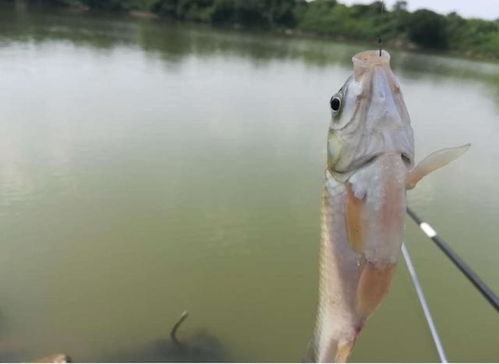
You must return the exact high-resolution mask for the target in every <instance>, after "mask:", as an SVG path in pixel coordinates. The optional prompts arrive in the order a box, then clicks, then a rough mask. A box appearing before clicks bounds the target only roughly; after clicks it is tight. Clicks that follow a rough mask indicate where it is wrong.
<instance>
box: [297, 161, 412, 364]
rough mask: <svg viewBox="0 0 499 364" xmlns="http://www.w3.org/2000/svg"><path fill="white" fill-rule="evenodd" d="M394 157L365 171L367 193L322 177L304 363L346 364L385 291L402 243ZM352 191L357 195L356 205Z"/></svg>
mask: <svg viewBox="0 0 499 364" xmlns="http://www.w3.org/2000/svg"><path fill="white" fill-rule="evenodd" d="M395 157H396V156H391V155H388V156H386V157H385V156H383V157H380V158H379V160H378V161H376V162H375V163H374V164H373V165H372V166H370V167H369V168H370V170H369V169H366V171H363V173H365V175H364V176H361V177H362V180H365V179H366V178H367V180H368V181H370V183H366V184H365V186H366V187H365V191H362V188H363V187H362V186H360V187H359V186H356V185H355V178H354V179H352V180H353V182H352V183H350V182H347V183H346V184H343V183H340V182H337V181H336V180H335V179H334V178H333V177H332V175H331V174H330V173H329V172H328V171H326V177H325V186H324V193H323V198H322V206H321V245H320V263H319V305H318V312H317V323H316V328H315V332H314V337H313V340H312V342H311V346H310V348H309V356H308V358H307V359H310V360H311V361H315V362H344V361H346V360H347V358H348V356H349V355H350V352H351V349H352V347H353V345H354V343H355V340H356V338H357V337H358V335H359V333H360V331H361V329H362V327H363V326H364V323H365V321H366V319H367V318H368V317H369V316H370V315H371V314H372V312H373V311H374V310H375V308H376V307H377V306H378V304H379V303H380V302H381V300H382V299H383V298H384V296H385V295H386V293H387V291H388V288H389V286H390V283H391V280H392V276H393V272H394V270H395V263H396V259H397V257H398V255H399V252H400V245H401V243H402V233H403V216H404V211H405V184H404V183H405V179H404V177H405V173H406V169H405V167H404V166H403V163H402V162H401V161H400V157H397V158H398V159H397V158H395ZM375 181H376V182H375ZM353 190H356V193H359V191H360V192H361V193H360V196H359V197H358V201H356V202H354V203H352V202H351V201H352V199H353V198H354V197H355V196H354V192H352V191H353ZM355 198H357V197H355ZM352 204H353V208H352V207H350V209H351V211H348V210H349V206H352ZM352 211H353V213H352ZM351 215H361V216H360V217H355V216H354V217H351ZM349 217H350V219H349ZM356 218H358V221H356V220H355V219H356ZM352 220H355V221H353V222H352ZM352 230H355V231H354V232H352ZM352 240H358V241H355V242H354V241H352Z"/></svg>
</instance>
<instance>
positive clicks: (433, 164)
mask: <svg viewBox="0 0 499 364" xmlns="http://www.w3.org/2000/svg"><path fill="white" fill-rule="evenodd" d="M470 146H471V144H465V145H462V146H460V147H454V148H445V149H441V150H438V151H436V152H433V153H431V154H430V155H429V156H428V157H426V158H425V159H423V160H422V161H421V162H419V163H418V165H417V166H416V167H414V168H413V169H412V170H410V171H409V174H408V175H407V180H406V184H405V185H406V188H407V189H408V190H410V189H412V188H414V186H416V184H417V183H418V182H419V180H420V179H421V178H423V177H424V176H426V175H427V174H430V173H431V172H433V171H434V170H436V169H438V168H441V167H443V166H445V165H447V164H449V163H450V162H452V161H453V160H454V159H457V158H458V157H460V156H461V155H462V154H464V152H466V151H467V150H468V149H469V147H470Z"/></svg>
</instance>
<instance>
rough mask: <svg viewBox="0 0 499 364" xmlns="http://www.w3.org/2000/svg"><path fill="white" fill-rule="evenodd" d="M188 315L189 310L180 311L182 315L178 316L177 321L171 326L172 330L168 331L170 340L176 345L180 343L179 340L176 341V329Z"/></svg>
mask: <svg viewBox="0 0 499 364" xmlns="http://www.w3.org/2000/svg"><path fill="white" fill-rule="evenodd" d="M188 316H189V312H187V311H184V312H182V315H181V316H180V318H179V319H178V321H177V322H176V323H175V325H173V328H172V330H171V331H170V338H171V339H172V341H173V342H174V343H175V344H176V345H181V344H182V343H181V342H180V341H178V339H177V336H176V335H177V330H178V328H179V327H180V325H182V322H184V321H185V319H186V318H187V317H188Z"/></svg>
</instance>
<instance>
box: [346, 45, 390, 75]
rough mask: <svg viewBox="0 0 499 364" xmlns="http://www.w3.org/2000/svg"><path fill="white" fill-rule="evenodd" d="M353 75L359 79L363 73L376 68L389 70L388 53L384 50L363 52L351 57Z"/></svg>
mask: <svg viewBox="0 0 499 364" xmlns="http://www.w3.org/2000/svg"><path fill="white" fill-rule="evenodd" d="M352 62H353V69H354V75H355V78H356V79H359V78H360V77H361V76H362V75H363V74H364V73H365V72H367V71H368V70H371V69H373V68H376V67H379V66H381V67H383V68H385V67H388V68H390V53H388V52H387V51H384V50H374V51H364V52H360V53H357V54H356V55H355V56H353V57H352Z"/></svg>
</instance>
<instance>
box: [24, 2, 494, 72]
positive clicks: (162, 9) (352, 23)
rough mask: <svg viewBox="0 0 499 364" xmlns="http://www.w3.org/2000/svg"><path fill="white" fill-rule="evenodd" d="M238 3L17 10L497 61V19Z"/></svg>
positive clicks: (402, 7) (398, 9)
mask: <svg viewBox="0 0 499 364" xmlns="http://www.w3.org/2000/svg"><path fill="white" fill-rule="evenodd" d="M238 1H243V0H227V1H225V2H224V1H216V0H183V2H181V3H179V2H178V0H148V1H146V2H144V1H140V0H127V1H122V0H100V1H95V0H23V1H17V2H16V4H17V3H18V2H19V3H22V4H24V6H30V5H35V6H36V7H45V6H56V7H58V8H67V9H69V10H71V11H75V12H87V11H98V10H106V11H110V12H111V13H113V12H115V13H120V14H128V15H130V16H131V17H134V18H139V19H149V20H150V19H155V20H161V19H167V20H174V21H176V22H186V23H202V24H208V25H211V26H213V27H214V28H218V29H220V28H222V29H223V28H229V29H248V30H251V29H255V30H260V31H266V32H269V33H274V34H282V35H285V36H294V37H307V38H319V39H331V40H335V41H340V42H356V43H370V44H373V45H375V44H377V38H378V36H380V37H381V39H382V40H383V43H382V45H383V46H385V47H387V48H392V49H397V50H406V51H413V52H414V51H420V52H423V53H431V54H440V55H448V56H452V57H460V58H464V59H474V60H484V61H485V60H486V61H492V62H498V61H499V19H498V20H496V21H487V20H481V19H464V18H462V17H460V16H459V15H457V14H456V13H451V14H448V15H445V16H444V15H440V14H437V13H435V12H432V11H430V10H424V9H423V10H417V11H415V12H413V13H411V12H408V11H407V10H406V6H407V4H406V2H405V1H398V2H397V3H396V4H395V5H394V8H393V9H392V10H391V11H390V10H387V9H383V10H381V8H380V6H381V5H380V3H379V2H373V3H372V4H370V5H352V6H346V5H343V4H341V3H338V2H336V1H335V0H316V1H313V2H306V1H304V0H301V1H300V0H296V1H295V0H280V7H279V8H276V9H274V8H273V7H269V6H266V7H265V6H264V4H265V2H264V0H253V1H251V2H247V3H245V4H246V6H245V7H243V8H241V6H242V5H237V4H238ZM220 3H223V4H225V5H220ZM259 3H261V4H260V6H259V7H258V6H257V5H258V4H259ZM179 4H181V5H179ZM202 4H204V5H202ZM231 4H232V5H231ZM248 4H249V5H248Z"/></svg>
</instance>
